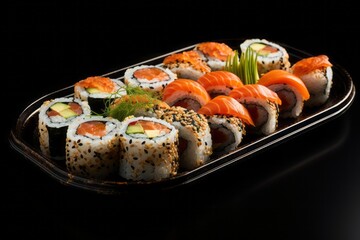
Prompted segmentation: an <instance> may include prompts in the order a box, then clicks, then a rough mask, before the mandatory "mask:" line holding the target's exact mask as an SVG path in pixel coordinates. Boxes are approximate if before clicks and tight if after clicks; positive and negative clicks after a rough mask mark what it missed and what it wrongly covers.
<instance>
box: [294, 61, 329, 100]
mask: <svg viewBox="0 0 360 240" xmlns="http://www.w3.org/2000/svg"><path fill="white" fill-rule="evenodd" d="M332 66H333V65H332V63H331V62H330V61H329V57H328V56H326V55H318V56H313V57H308V58H303V59H301V60H299V61H298V62H296V63H295V64H294V65H293V66H292V67H291V71H292V73H293V74H294V75H295V76H297V77H299V78H300V79H301V80H302V81H303V82H304V84H305V85H306V87H307V88H308V90H309V93H310V96H311V97H310V99H309V100H308V101H306V102H305V106H310V107H314V106H320V105H322V104H324V103H325V102H326V100H327V99H328V98H329V96H330V90H331V87H332V81H333V71H332Z"/></svg>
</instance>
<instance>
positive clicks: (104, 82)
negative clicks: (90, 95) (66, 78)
mask: <svg viewBox="0 0 360 240" xmlns="http://www.w3.org/2000/svg"><path fill="white" fill-rule="evenodd" d="M75 86H79V87H83V88H96V89H98V90H100V91H102V92H107V93H112V92H113V91H114V90H115V83H114V82H113V81H111V79H110V78H108V77H101V76H95V77H88V78H86V79H84V80H81V81H79V82H77V83H75Z"/></svg>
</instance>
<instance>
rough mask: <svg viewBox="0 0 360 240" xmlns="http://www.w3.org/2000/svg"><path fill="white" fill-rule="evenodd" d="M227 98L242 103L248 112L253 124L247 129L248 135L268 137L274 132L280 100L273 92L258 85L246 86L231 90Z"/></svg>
mask: <svg viewBox="0 0 360 240" xmlns="http://www.w3.org/2000/svg"><path fill="white" fill-rule="evenodd" d="M229 96H230V97H233V98H235V99H236V100H237V101H238V102H240V103H242V104H243V105H244V106H245V108H246V109H247V110H248V111H249V114H250V116H251V119H252V120H253V121H254V124H255V126H254V127H249V128H248V132H249V133H255V134H264V135H269V134H270V133H273V132H275V130H276V128H277V126H278V116H279V105H281V99H280V98H279V96H278V95H277V94H276V93H275V92H274V91H272V90H270V89H269V88H267V87H265V86H263V85H260V84H246V85H244V86H242V87H239V88H235V89H233V90H232V91H231V92H230V93H229Z"/></svg>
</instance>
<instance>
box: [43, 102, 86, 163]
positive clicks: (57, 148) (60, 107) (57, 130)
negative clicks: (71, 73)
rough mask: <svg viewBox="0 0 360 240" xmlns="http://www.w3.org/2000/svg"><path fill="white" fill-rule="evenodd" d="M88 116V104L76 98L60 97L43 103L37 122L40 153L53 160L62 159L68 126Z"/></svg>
mask: <svg viewBox="0 0 360 240" xmlns="http://www.w3.org/2000/svg"><path fill="white" fill-rule="evenodd" d="M89 114H90V107H89V105H88V103H87V102H85V101H81V100H80V99H77V98H73V97H62V98H55V99H51V100H47V101H45V102H44V103H43V104H42V105H41V107H40V110H39V121H38V132H39V143H40V149H41V152H42V153H43V154H44V155H46V156H48V157H51V158H53V159H55V160H62V159H64V158H65V139H66V131H67V129H68V126H69V124H70V123H71V122H73V121H74V120H75V119H76V118H79V117H82V116H84V115H89Z"/></svg>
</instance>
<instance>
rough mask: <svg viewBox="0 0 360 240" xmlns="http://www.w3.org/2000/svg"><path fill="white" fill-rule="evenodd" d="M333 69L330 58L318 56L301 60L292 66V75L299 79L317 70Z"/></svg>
mask: <svg viewBox="0 0 360 240" xmlns="http://www.w3.org/2000/svg"><path fill="white" fill-rule="evenodd" d="M327 67H332V63H331V62H330V61H329V57H328V56H326V55H318V56H314V57H308V58H304V59H301V60H299V61H298V62H296V63H295V64H294V65H293V66H292V73H293V74H294V75H296V76H298V77H301V76H303V75H305V74H308V73H310V72H312V71H314V70H316V69H322V68H327Z"/></svg>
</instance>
